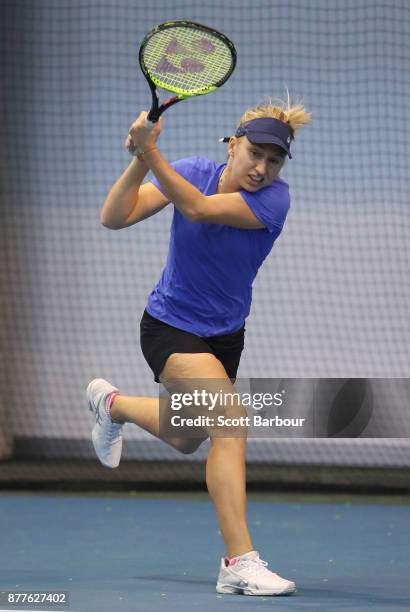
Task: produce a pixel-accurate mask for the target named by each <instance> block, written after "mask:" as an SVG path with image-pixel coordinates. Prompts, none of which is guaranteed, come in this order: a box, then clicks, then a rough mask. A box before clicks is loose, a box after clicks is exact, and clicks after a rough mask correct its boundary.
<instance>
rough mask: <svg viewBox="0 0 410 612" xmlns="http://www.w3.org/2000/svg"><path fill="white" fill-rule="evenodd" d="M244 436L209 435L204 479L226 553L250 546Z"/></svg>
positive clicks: (229, 554) (241, 552)
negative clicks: (214, 509)
mask: <svg viewBox="0 0 410 612" xmlns="http://www.w3.org/2000/svg"><path fill="white" fill-rule="evenodd" d="M245 452H246V440H245V439H243V438H212V446H211V448H210V449H209V453H208V460H207V463H206V483H207V487H208V491H209V494H210V495H211V497H212V500H213V502H214V504H215V508H216V512H217V514H218V519H219V525H220V528H221V532H222V536H223V539H224V542H225V546H226V550H227V554H228V556H229V557H236V556H237V555H243V554H244V553H246V552H249V551H250V550H253V545H252V541H251V537H250V535H249V531H248V527H247V523H246V467H245Z"/></svg>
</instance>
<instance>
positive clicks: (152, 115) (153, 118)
mask: <svg viewBox="0 0 410 612" xmlns="http://www.w3.org/2000/svg"><path fill="white" fill-rule="evenodd" d="M158 119H159V114H158V113H156V112H155V111H152V110H150V112H149V113H148V116H147V118H146V120H145V125H146V127H150V126H151V127H153V124H154V123H157V121H158Z"/></svg>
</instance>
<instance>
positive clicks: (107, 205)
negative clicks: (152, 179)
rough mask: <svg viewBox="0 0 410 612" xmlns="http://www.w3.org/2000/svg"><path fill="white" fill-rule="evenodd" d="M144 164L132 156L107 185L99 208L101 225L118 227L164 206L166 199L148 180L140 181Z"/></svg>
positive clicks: (111, 227) (143, 174)
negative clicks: (109, 187)
mask: <svg viewBox="0 0 410 612" xmlns="http://www.w3.org/2000/svg"><path fill="white" fill-rule="evenodd" d="M147 172H148V166H147V165H146V164H145V163H144V162H143V161H140V160H138V159H137V158H134V159H133V160H132V162H131V163H130V165H129V166H128V168H127V169H126V170H125V171H124V172H123V174H122V175H121V176H120V177H119V179H118V180H117V181H116V182H115V183H114V185H113V186H112V188H111V189H110V191H109V193H108V196H107V198H106V200H105V202H104V205H103V208H102V210H101V215H100V220H101V223H102V224H103V225H105V227H108V228H110V229H121V228H123V227H128V226H130V225H132V224H134V223H138V222H139V221H142V220H143V219H147V218H148V217H150V216H151V215H153V214H155V213H156V212H158V211H159V210H161V209H162V208H164V207H165V206H166V205H167V204H168V203H169V200H168V199H167V198H166V196H164V195H163V194H162V193H161V192H160V190H159V189H157V188H156V187H155V186H154V185H153V184H152V183H146V184H144V185H141V183H142V181H143V180H144V178H145V176H146V174H147Z"/></svg>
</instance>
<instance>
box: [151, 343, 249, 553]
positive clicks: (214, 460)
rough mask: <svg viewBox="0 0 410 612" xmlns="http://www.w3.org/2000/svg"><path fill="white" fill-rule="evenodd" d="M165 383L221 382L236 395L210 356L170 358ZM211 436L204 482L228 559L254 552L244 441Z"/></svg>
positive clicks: (174, 356)
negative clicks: (216, 516)
mask: <svg viewBox="0 0 410 612" xmlns="http://www.w3.org/2000/svg"><path fill="white" fill-rule="evenodd" d="M162 377H163V381H164V385H165V386H167V379H169V380H171V379H178V378H179V379H189V378H193V379H209V380H215V379H222V380H223V384H224V388H226V389H227V390H228V391H231V392H235V388H234V387H233V386H232V384H231V382H230V381H229V379H228V376H227V374H226V372H225V369H224V367H223V366H222V364H221V362H220V361H219V360H218V359H216V357H214V356H213V355H211V354H210V353H198V354H177V353H175V354H173V355H171V357H169V359H168V361H167V363H166V365H165V368H164V371H163V372H162ZM210 435H211V442H212V445H211V448H210V450H209V454H208V459H207V465H206V482H207V487H208V491H209V494H210V495H211V497H212V500H213V502H214V504H215V508H216V512H217V515H218V519H219V525H220V529H221V532H222V536H223V538H224V542H225V546H226V550H227V554H228V556H230V557H233V556H237V555H241V554H244V553H246V552H249V551H251V550H253V545H252V541H251V538H250V535H249V531H248V527H247V523H246V469H245V457H246V439H245V438H222V437H214V436H213V435H212V432H211V433H210Z"/></svg>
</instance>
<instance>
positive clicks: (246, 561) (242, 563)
mask: <svg viewBox="0 0 410 612" xmlns="http://www.w3.org/2000/svg"><path fill="white" fill-rule="evenodd" d="M237 559H238V560H237V562H236V563H234V565H228V566H227V565H226V562H225V559H221V569H220V572H219V576H218V582H217V584H216V590H217V592H218V593H231V594H235V593H237V594H243V595H287V594H290V593H293V592H294V591H295V590H296V585H295V583H294V582H290V580H285V579H284V578H281V577H280V576H278V574H274V573H273V572H271V571H269V570H268V568H267V565H268V564H267V563H266V561H262V559H261V558H260V557H259V553H258V552H257V551H256V550H252V551H251V552H249V553H247V554H246V555H243V556H241V557H238V558H237Z"/></svg>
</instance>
